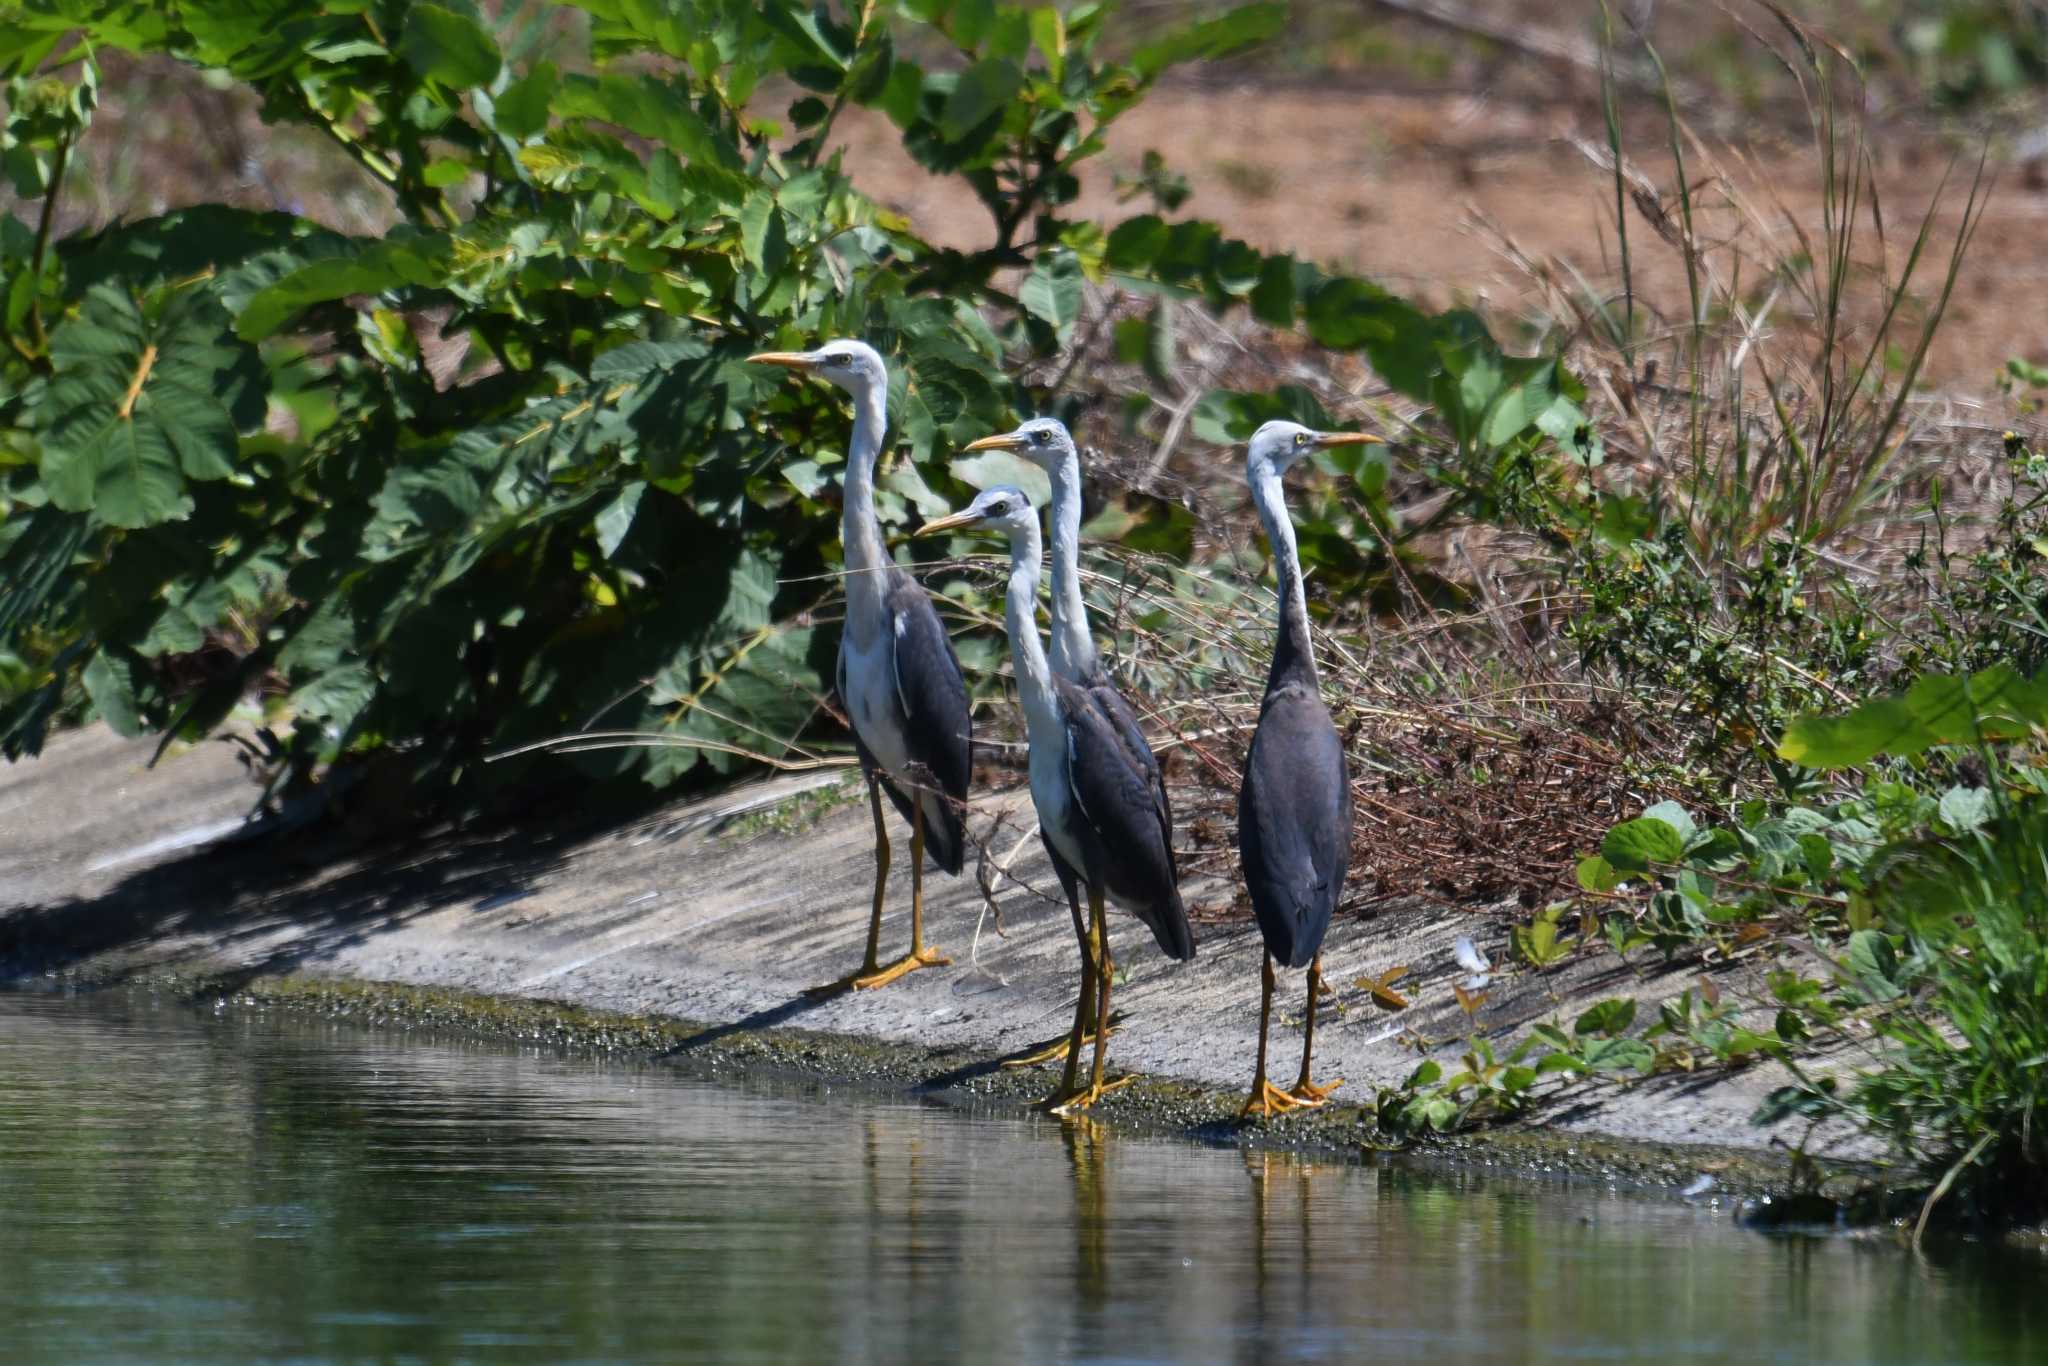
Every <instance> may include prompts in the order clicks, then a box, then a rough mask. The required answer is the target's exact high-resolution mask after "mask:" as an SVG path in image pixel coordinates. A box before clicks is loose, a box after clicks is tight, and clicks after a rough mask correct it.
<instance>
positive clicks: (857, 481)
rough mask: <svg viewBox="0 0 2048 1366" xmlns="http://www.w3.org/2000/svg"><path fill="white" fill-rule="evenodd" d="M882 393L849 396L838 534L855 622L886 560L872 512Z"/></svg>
mask: <svg viewBox="0 0 2048 1366" xmlns="http://www.w3.org/2000/svg"><path fill="white" fill-rule="evenodd" d="M888 426H889V411H888V397H887V394H886V392H885V391H884V390H883V389H881V388H880V387H876V388H872V389H867V390H863V391H861V392H857V393H855V394H854V396H853V437H852V439H851V440H850V441H848V442H847V447H846V485H845V493H844V506H843V508H842V510H841V512H840V525H839V539H840V543H841V545H842V546H843V547H844V553H845V556H846V600H847V609H848V610H847V617H848V620H849V622H850V623H853V624H854V625H855V626H856V628H857V627H858V625H859V623H860V622H861V620H862V619H863V618H864V617H865V616H866V615H867V614H868V612H869V611H871V610H872V609H874V608H877V607H879V606H880V604H881V600H882V589H883V583H882V572H881V571H882V570H884V569H886V568H887V567H888V566H889V564H890V563H891V561H890V559H889V552H888V550H887V549H886V548H885V547H884V546H883V545H882V525H881V523H880V522H879V521H877V520H876V518H875V461H876V459H877V458H878V457H879V456H880V455H881V453H882V434H883V433H884V432H885V431H887V430H888Z"/></svg>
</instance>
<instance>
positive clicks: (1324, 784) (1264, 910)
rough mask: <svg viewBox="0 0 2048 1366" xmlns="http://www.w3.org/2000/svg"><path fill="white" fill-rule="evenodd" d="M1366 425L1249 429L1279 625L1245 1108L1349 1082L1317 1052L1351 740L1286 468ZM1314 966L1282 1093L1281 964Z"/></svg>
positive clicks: (1257, 801) (1245, 802)
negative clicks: (1270, 1045)
mask: <svg viewBox="0 0 2048 1366" xmlns="http://www.w3.org/2000/svg"><path fill="white" fill-rule="evenodd" d="M1379 440H1380V438H1378V437H1376V436H1368V435H1366V434H1364V433H1362V432H1316V431H1310V430H1309V429H1308V428H1307V427H1304V426H1301V425H1300V424H1299V423H1294V422H1280V421H1275V422H1268V423H1266V424H1265V425H1264V426H1262V427H1260V428H1259V429H1258V431H1256V432H1254V433H1253V434H1252V440H1251V445H1250V446H1249V447H1248V448H1247V449H1246V452H1245V462H1244V477H1245V482H1246V483H1247V484H1249V485H1250V486H1251V492H1252V502H1253V504H1254V505H1255V506H1256V507H1257V508H1258V513H1259V521H1260V522H1262V523H1264V525H1265V528H1266V540H1267V541H1268V542H1269V543H1270V544H1271V545H1272V548H1273V560H1274V573H1275V576H1276V577H1277V578H1278V580H1279V585H1280V623H1279V630H1278V632H1277V635H1276V638H1275V641H1274V646H1273V664H1272V667H1271V669H1270V671H1269V672H1268V673H1267V675H1266V695H1265V699H1264V701H1263V702H1261V703H1260V706H1259V724H1258V729H1257V730H1256V731H1254V732H1253V734H1252V746H1251V751H1250V752H1249V753H1248V754H1247V755H1246V756H1245V762H1244V781H1243V783H1242V784H1241V785H1240V786H1239V788H1238V794H1237V848H1238V853H1239V855H1240V857H1241V859H1242V861H1243V865H1244V880H1245V886H1246V887H1247V888H1248V889H1249V890H1250V892H1251V897H1252V911H1253V913H1254V914H1255V915H1256V916H1257V917H1258V922H1259V932H1260V934H1261V935H1262V936H1263V937H1264V939H1265V941H1266V942H1265V952H1264V953H1263V954H1261V955H1260V967H1261V973H1260V978H1261V983H1262V988H1263V989H1262V991H1261V994H1260V1001H1259V1062H1258V1073H1257V1076H1256V1078H1255V1079H1254V1080H1253V1082H1252V1093H1251V1098H1250V1099H1248V1100H1247V1101H1246V1102H1245V1104H1244V1110H1243V1114H1245V1115H1250V1114H1251V1113H1252V1112H1253V1111H1255V1110H1256V1111H1258V1112H1260V1113H1261V1114H1263V1115H1265V1116H1267V1117H1271V1116H1272V1115H1273V1114H1274V1113H1276V1112H1277V1111H1284V1110H1291V1109H1295V1108H1297V1107H1303V1106H1316V1105H1320V1104H1322V1103H1323V1101H1324V1100H1325V1099H1326V1098H1327V1097H1328V1096H1329V1094H1330V1093H1331V1092H1332V1091H1334V1090H1336V1089H1337V1088H1338V1087H1339V1086H1342V1085H1343V1084H1344V1083H1343V1082H1342V1081H1334V1082H1331V1083H1329V1084H1328V1085H1321V1086H1319V1085H1317V1084H1316V1083H1315V1082H1314V1081H1312V1080H1310V1078H1309V1059H1310V1056H1311V1054H1312V1053H1313V1052H1314V1051H1315V1040H1316V996H1317V993H1318V992H1319V991H1320V990H1321V988H1322V979H1323V971H1322V968H1323V958H1322V950H1323V935H1324V934H1325V932H1327V931H1328V930H1329V928H1330V913H1331V912H1332V911H1333V910H1335V909H1336V905H1337V898H1338V896H1339V895H1340V894H1341V893H1342V892H1343V889H1344V875H1345V873H1346V871H1347V870H1348V868H1349V865H1350V862H1351V780H1350V775H1349V773H1348V772H1347V770H1346V765H1345V762H1344V744H1343V741H1341V740H1340V739H1338V737H1337V728H1336V727H1335V726H1334V725H1332V724H1331V722H1330V711H1329V708H1328V707H1326V706H1324V705H1323V698H1322V693H1321V691H1320V689H1319V688H1318V686H1317V681H1316V661H1315V654H1314V651H1313V649H1312V648H1311V646H1310V643H1309V634H1308V604H1307V603H1306V602H1305V601H1304V600H1303V597H1302V583H1301V557H1300V556H1299V554H1297V553H1296V550H1295V542H1294V521H1293V518H1291V517H1290V516H1289V515H1288V512H1287V494H1286V491H1285V489H1284V488H1283V487H1282V485H1281V477H1282V476H1283V475H1284V474H1286V472H1287V469H1288V467H1289V466H1290V465H1292V464H1294V462H1295V461H1297V460H1299V459H1301V458H1302V457H1303V456H1305V455H1307V454H1309V453H1310V452H1311V451H1315V450H1318V449H1322V448H1325V447H1329V446H1348V445H1362V444H1366V443H1378V442H1379ZM1276 960H1277V961H1278V962H1279V963H1280V964H1281V965H1282V966H1283V967H1287V968H1301V967H1306V968H1307V969H1308V983H1307V984H1308V1005H1307V1009H1306V1023H1305V1025H1304V1027H1303V1030H1302V1040H1301V1076H1300V1078H1299V1079H1298V1080H1296V1082H1295V1084H1294V1086H1293V1088H1292V1089H1290V1090H1286V1091H1282V1090H1281V1089H1280V1088H1279V1087H1277V1086H1275V1085H1273V1084H1272V1083H1271V1082H1270V1081H1268V1080H1266V1035H1267V1031H1268V1029H1269V1027H1270V1026H1271V1023H1272V1017H1273V986H1274V976H1273V964H1274V962H1275V961H1276Z"/></svg>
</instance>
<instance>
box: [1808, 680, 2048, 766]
mask: <svg viewBox="0 0 2048 1366" xmlns="http://www.w3.org/2000/svg"><path fill="white" fill-rule="evenodd" d="M2041 725H2048V675H2044V676H2043V677H2041V678H2038V679H2028V678H2025V677H2022V676H2021V675H2020V674H2019V673H2018V672H2017V671H2015V670H2014V669H2012V668H2010V667H2009V666H2007V665H2003V664H1997V665H1993V666H1992V667H1991V668H1988V669H1983V670H1980V671H1979V672H1977V673H1974V674H1971V675H1969V676H1968V677H1967V678H1956V677H1951V676H1949V675H1946V674H1929V675H1927V676H1925V677H1923V678H1921V679H1919V680H1918V681H1916V682H1915V683H1914V684H1913V686H1912V687H1910V688H1908V689H1907V690H1906V692H1905V694H1904V695H1903V696H1900V697H1885V698H1878V699H1876V700H1874V701H1870V702H1865V703H1863V704H1862V705H1861V706H1858V707H1856V708H1855V709H1854V710H1852V711H1850V712H1849V713H1848V714H1846V715H1843V716H1802V717H1800V718H1799V719H1798V720H1796V721H1794V722H1793V723H1792V724H1791V725H1790V726H1788V727H1786V729H1785V735H1784V738H1782V739H1781V740H1780V741H1779V742H1778V755H1779V757H1780V758H1783V759H1786V760H1788V761H1790V762H1792V763H1796V764H1804V765H1806V766H1807V767H1808V768H1826V769H1835V768H1854V767H1856V766H1858V765H1860V764H1866V763H1869V762H1870V760H1872V759H1874V758H1876V757H1877V756H1878V755H1879V754H1890V755H1891V756H1893V757H1894V758H1901V759H1905V758H1911V757H1913V756H1914V755H1916V754H1919V753H1921V752H1923V751H1925V750H1927V749H1929V748H1931V747H1933V746H1935V745H1958V744H1973V743H1977V742H1979V741H1985V740H2007V739H2017V738H2019V737H2021V736H2024V735H2026V734H2027V733H2028V731H2030V730H2031V729H2032V728H2033V727H2035V726H2041Z"/></svg>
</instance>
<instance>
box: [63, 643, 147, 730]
mask: <svg viewBox="0 0 2048 1366" xmlns="http://www.w3.org/2000/svg"><path fill="white" fill-rule="evenodd" d="M79 681H80V682H81V683H83V684H84V685H85V691H86V695H87V696H88V697H90V698H92V704H93V706H94V707H95V708H97V709H98V711H99V714H100V719H101V720H102V721H105V722H106V723H107V724H108V725H109V726H110V727H112V728H113V731H114V733H115V734H116V735H123V736H127V737H129V738H130V739H133V738H134V737H135V736H138V735H140V734H142V729H143V725H142V712H141V707H140V705H139V703H138V702H137V699H136V691H135V675H134V673H133V671H132V670H131V669H130V668H129V666H128V664H127V663H126V661H124V660H120V659H117V658H115V656H114V652H113V651H112V650H111V649H102V650H99V651H96V652H95V653H94V654H93V657H92V662H91V663H89V664H87V665H86V666H85V671H84V672H83V673H82V674H81V675H80V676H79Z"/></svg>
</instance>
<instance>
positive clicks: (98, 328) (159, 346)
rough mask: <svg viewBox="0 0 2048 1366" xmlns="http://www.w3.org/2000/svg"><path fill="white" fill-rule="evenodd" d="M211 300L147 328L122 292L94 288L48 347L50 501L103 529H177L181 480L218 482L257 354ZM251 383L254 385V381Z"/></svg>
mask: <svg viewBox="0 0 2048 1366" xmlns="http://www.w3.org/2000/svg"><path fill="white" fill-rule="evenodd" d="M226 323H227V318H226V314H225V313H224V312H223V310H222V309H221V307H220V305H219V304H218V303H217V302H215V301H214V299H213V298H212V296H211V295H208V294H204V293H200V292H197V291H193V292H187V293H183V294H180V295H176V296H174V297H172V298H171V299H170V300H169V301H168V302H166V303H164V304H163V305H162V307H161V313H160V315H159V316H158V317H155V318H149V317H145V316H144V314H143V313H142V311H141V310H140V309H138V308H137V307H136V303H135V300H134V299H132V298H130V297H129V295H128V294H127V292H126V291H125V290H122V289H119V288H116V287H115V286H113V285H110V284H109V285H97V286H95V287H94V288H93V289H92V290H91V291H90V292H89V293H88V294H87V296H86V299H85V302H84V304H83V306H82V307H81V308H80V310H79V313H78V316H77V317H75V318H73V319H71V320H69V321H67V322H66V323H65V324H64V325H63V326H62V327H60V328H59V329H58V330H57V332H56V333H55V334H53V335H52V337H51V339H50V356H51V359H52V361H53V362H54V363H55V364H56V366H57V374H56V376H55V377H54V378H53V379H52V381H51V382H50V387H49V391H48V392H49V401H48V409H49V414H50V416H49V419H48V420H49V426H48V428H47V429H46V430H45V432H44V434H43V443H42V444H43V451H42V476H43V479H44V481H45V483H46V484H47V485H48V487H49V492H50V500H51V501H52V502H53V503H55V504H56V505H57V506H58V507H60V508H63V509H64V510H66V511H68V512H87V511H89V512H91V513H92V514H93V516H94V517H95V519H96V520H98V521H99V522H101V523H104V524H106V525H108V526H117V527H144V526H152V525H154V524H156V523H158V522H166V521H176V520H178V519H180V518H183V517H184V516H186V515H187V514H188V513H189V512H191V510H192V500H191V498H190V496H189V495H188V494H187V492H186V481H187V480H208V479H222V478H225V477H226V476H227V475H229V474H230V473H232V472H233V470H234V462H235V458H236V454H237V444H238V443H237V437H236V425H237V424H236V415H235V413H233V412H231V411H230V410H229V408H228V407H227V406H225V405H224V404H223V403H222V397H223V396H225V397H227V398H228V399H229V400H230V401H231V402H233V403H234V404H235V405H236V407H238V408H242V407H245V406H251V405H245V404H244V403H243V402H242V397H241V396H242V395H243V394H244V393H245V392H253V394H254V397H255V403H254V404H253V413H249V414H245V415H246V416H252V417H260V416H261V412H262V395H261V388H260V386H261V383H262V381H261V379H260V375H261V369H260V366H259V364H258V362H257V360H256V357H255V353H254V352H253V351H251V350H250V349H249V348H248V347H246V346H243V345H242V344H240V343H239V342H236V341H235V340H234V338H233V337H232V336H231V335H229V333H228V331H227V326H226ZM251 376H256V378H251Z"/></svg>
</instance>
